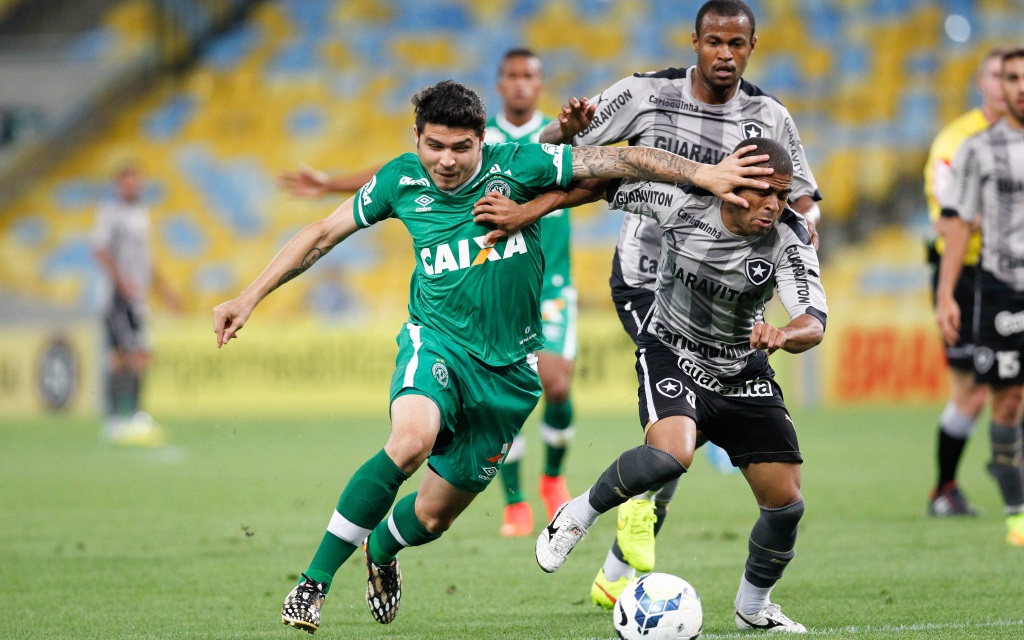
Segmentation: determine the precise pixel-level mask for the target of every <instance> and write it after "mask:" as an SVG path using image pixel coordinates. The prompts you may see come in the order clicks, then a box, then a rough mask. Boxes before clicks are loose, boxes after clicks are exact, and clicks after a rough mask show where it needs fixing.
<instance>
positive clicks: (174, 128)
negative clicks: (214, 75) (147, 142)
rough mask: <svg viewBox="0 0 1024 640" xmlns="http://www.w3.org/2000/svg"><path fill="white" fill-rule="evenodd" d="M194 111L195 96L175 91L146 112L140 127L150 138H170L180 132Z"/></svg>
mask: <svg viewBox="0 0 1024 640" xmlns="http://www.w3.org/2000/svg"><path fill="white" fill-rule="evenodd" d="M195 113H196V100H195V98H193V97H192V96H190V95H189V94H186V93H177V94H175V95H173V96H171V97H170V98H168V99H167V100H166V101H165V102H164V103H163V104H162V105H160V106H159V107H157V108H156V109H154V110H153V111H152V112H151V113H150V114H148V115H147V116H146V118H145V119H144V120H143V122H142V128H143V131H144V132H145V135H146V136H147V137H148V138H149V139H151V140H170V139H173V138H175V137H177V136H179V135H180V134H181V130H182V129H183V128H185V126H186V125H188V123H189V122H190V121H191V119H192V117H193V116H194V115H195Z"/></svg>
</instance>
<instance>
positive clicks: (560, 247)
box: [484, 111, 572, 300]
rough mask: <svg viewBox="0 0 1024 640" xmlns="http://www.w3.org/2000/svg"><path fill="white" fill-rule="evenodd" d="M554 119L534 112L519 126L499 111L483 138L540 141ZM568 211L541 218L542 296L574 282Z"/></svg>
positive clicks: (494, 140) (553, 294)
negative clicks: (541, 134) (545, 129)
mask: <svg viewBox="0 0 1024 640" xmlns="http://www.w3.org/2000/svg"><path fill="white" fill-rule="evenodd" d="M551 120H552V118H549V117H548V116H546V115H544V114H543V113H541V112H540V111H535V112H534V113H533V117H532V118H530V121H529V122H527V123H526V124H524V125H522V126H520V127H517V126H516V125H514V124H512V123H511V122H509V121H508V120H506V119H505V116H504V114H502V113H499V114H498V115H496V116H494V117H492V118H491V119H490V120H488V121H487V133H486V135H485V136H484V141H485V142H488V143H499V142H517V143H519V144H526V143H528V142H538V141H539V140H540V132H541V131H543V129H544V127H546V126H547V125H548V123H549V122H551ZM569 235H570V228H569V210H568V209H559V210H557V211H552V212H551V213H549V214H547V215H546V216H544V217H543V218H541V221H540V237H541V248H542V249H543V251H544V290H543V291H542V292H541V298H542V299H544V300H548V299H550V298H556V297H558V295H559V291H561V289H562V287H568V286H571V285H572V276H571V265H570V261H569V260H570V258H569Z"/></svg>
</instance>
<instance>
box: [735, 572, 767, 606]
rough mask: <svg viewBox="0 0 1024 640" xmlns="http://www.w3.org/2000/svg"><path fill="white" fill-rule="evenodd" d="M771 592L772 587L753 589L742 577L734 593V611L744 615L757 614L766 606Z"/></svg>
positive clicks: (745, 578) (744, 577)
mask: <svg viewBox="0 0 1024 640" xmlns="http://www.w3.org/2000/svg"><path fill="white" fill-rule="evenodd" d="M773 586H774V585H773ZM771 592H772V587H755V586H754V585H752V584H750V582H748V581H747V577H746V576H743V577H742V578H740V588H739V591H737V592H736V602H735V604H736V610H737V611H739V612H740V613H742V614H745V615H751V614H754V613H757V612H758V611H760V610H761V609H764V608H765V607H767V606H768V604H769V602H770V600H769V599H768V596H769V594H771Z"/></svg>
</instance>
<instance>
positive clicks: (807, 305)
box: [775, 222, 828, 326]
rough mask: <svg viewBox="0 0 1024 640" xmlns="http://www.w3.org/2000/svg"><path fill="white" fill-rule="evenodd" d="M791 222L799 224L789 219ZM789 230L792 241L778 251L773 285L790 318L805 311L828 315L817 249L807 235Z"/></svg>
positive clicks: (824, 319) (815, 314)
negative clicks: (802, 235) (791, 232)
mask: <svg viewBox="0 0 1024 640" xmlns="http://www.w3.org/2000/svg"><path fill="white" fill-rule="evenodd" d="M791 224H800V223H799V222H792V223H791ZM804 235H805V237H800V236H799V235H797V234H792V236H791V237H792V238H793V240H792V242H789V243H788V244H786V245H785V246H784V247H783V249H782V250H781V251H780V252H779V254H778V256H777V258H776V265H775V289H776V291H778V293H779V300H780V301H781V302H782V306H783V307H785V308H786V312H787V313H788V314H789V317H790V319H793V318H796V317H798V316H802V315H803V314H805V313H806V314H808V315H811V316H814V317H815V318H817V319H818V320H820V321H821V324H822V326H824V325H825V322H826V320H827V319H828V306H827V305H826V303H825V288H824V287H823V286H822V285H821V270H820V268H819V266H818V253H817V252H816V251H815V250H814V247H813V246H811V244H810V236H809V235H806V229H804Z"/></svg>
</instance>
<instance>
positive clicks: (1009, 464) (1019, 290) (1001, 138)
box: [935, 48, 1024, 546]
mask: <svg viewBox="0 0 1024 640" xmlns="http://www.w3.org/2000/svg"><path fill="white" fill-rule="evenodd" d="M1001 62H1002V66H1001V69H1000V86H1001V88H1002V91H1003V95H1004V97H1005V98H1006V114H1005V115H1004V117H1003V118H1002V119H1001V120H999V121H997V122H996V123H994V124H992V125H991V126H989V127H988V128H986V129H984V130H983V131H981V132H979V133H977V134H975V135H973V136H971V137H970V138H968V139H967V140H965V141H964V143H963V144H962V145H960V148H959V149H958V150H957V152H956V156H955V157H954V159H953V164H952V167H951V175H950V186H949V188H948V189H946V190H944V191H943V192H942V193H940V202H941V204H942V216H943V218H945V219H946V221H947V222H946V224H945V226H946V229H945V234H944V238H945V240H946V250H945V252H944V253H943V254H942V261H941V263H940V266H939V282H938V286H937V287H936V291H935V299H936V306H935V316H936V319H937V321H938V324H939V329H940V330H941V331H942V335H943V337H944V338H945V340H946V344H947V345H949V346H953V345H955V344H957V343H958V341H960V340H961V338H962V336H961V327H964V326H966V325H967V323H973V325H974V339H975V348H974V376H975V381H976V382H977V383H979V384H982V385H985V386H986V387H987V388H988V389H989V392H990V395H991V398H992V422H991V423H990V424H989V438H990V441H991V447H992V460H991V462H989V465H988V470H989V473H990V474H992V477H993V478H995V480H996V483H997V484H998V485H999V490H1000V492H1001V493H1002V497H1003V505H1004V509H1003V510H1004V513H1005V514H1006V529H1007V532H1006V541H1007V542H1008V543H1009V544H1011V545H1014V546H1024V468H1022V465H1021V455H1022V453H1024V444H1022V435H1021V418H1022V415H1024V370H1022V368H1021V354H1022V352H1024V48H1020V49H1011V50H1009V51H1006V52H1004V53H1003V55H1002V57H1001ZM979 224H980V227H981V261H980V263H979V266H978V273H977V284H976V287H977V288H976V293H975V306H974V316H973V318H968V317H965V316H964V315H963V313H962V311H961V307H960V304H959V303H958V302H957V298H956V283H957V280H958V279H959V277H960V274H961V272H962V271H963V264H964V256H965V255H966V253H967V244H968V242H969V239H970V236H971V233H972V232H973V231H974V230H975V229H976V228H977V227H978V226H979Z"/></svg>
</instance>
